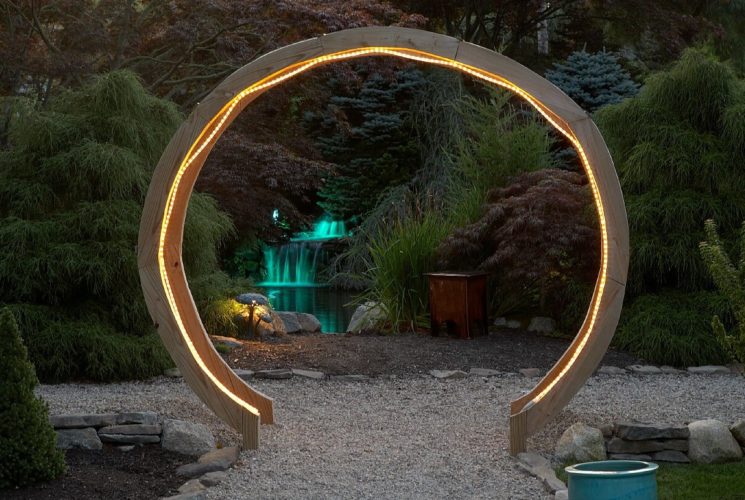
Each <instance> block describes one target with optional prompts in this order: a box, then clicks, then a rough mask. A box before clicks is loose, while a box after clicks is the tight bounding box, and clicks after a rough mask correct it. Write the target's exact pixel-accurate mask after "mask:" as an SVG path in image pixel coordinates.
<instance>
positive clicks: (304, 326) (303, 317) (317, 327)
mask: <svg viewBox="0 0 745 500" xmlns="http://www.w3.org/2000/svg"><path fill="white" fill-rule="evenodd" d="M295 316H296V317H297V321H298V323H300V329H301V330H302V331H304V332H307V333H317V332H320V331H321V322H320V321H318V318H316V317H315V316H313V315H312V314H308V313H302V312H299V313H296V315H295Z"/></svg>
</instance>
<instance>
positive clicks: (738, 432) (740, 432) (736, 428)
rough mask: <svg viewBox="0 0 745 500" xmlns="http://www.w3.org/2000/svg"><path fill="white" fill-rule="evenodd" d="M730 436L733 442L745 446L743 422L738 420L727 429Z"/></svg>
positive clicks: (744, 424) (744, 423)
mask: <svg viewBox="0 0 745 500" xmlns="http://www.w3.org/2000/svg"><path fill="white" fill-rule="evenodd" d="M729 431H730V432H731V433H732V436H733V437H734V438H735V440H736V441H737V442H738V443H740V446H745V420H738V421H737V422H735V423H734V425H732V427H730V428H729Z"/></svg>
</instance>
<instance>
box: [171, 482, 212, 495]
mask: <svg viewBox="0 0 745 500" xmlns="http://www.w3.org/2000/svg"><path fill="white" fill-rule="evenodd" d="M205 489H207V487H206V486H205V485H203V484H202V483H201V481H199V479H190V480H189V481H186V482H185V483H184V484H182V485H181V486H179V488H178V492H179V493H194V492H196V491H203V490H205Z"/></svg>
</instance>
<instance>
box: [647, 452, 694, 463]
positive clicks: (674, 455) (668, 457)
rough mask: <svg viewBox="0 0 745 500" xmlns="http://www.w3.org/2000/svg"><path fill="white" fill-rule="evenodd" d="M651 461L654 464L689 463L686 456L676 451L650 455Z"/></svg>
mask: <svg viewBox="0 0 745 500" xmlns="http://www.w3.org/2000/svg"><path fill="white" fill-rule="evenodd" d="M652 460H654V461H655V462H672V463H676V464H687V463H690V461H691V460H690V459H689V458H688V455H686V454H685V453H683V452H682V451H677V450H663V451H657V452H655V453H652Z"/></svg>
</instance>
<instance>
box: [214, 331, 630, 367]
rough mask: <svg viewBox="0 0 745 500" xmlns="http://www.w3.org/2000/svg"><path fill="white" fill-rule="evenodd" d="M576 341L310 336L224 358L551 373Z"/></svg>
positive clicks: (238, 362)
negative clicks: (570, 345)
mask: <svg viewBox="0 0 745 500" xmlns="http://www.w3.org/2000/svg"><path fill="white" fill-rule="evenodd" d="M570 342H571V340H569V339H561V338H555V337H547V336H543V335H538V334H536V333H531V332H526V331H522V330H507V329H498V330H495V331H493V332H490V334H489V335H488V336H482V337H476V338H473V339H470V340H462V339H457V338H450V337H446V336H444V337H443V336H440V337H432V336H430V335H428V334H425V333H406V334H398V335H379V334H369V333H368V334H345V335H330V334H311V335H307V334H306V335H291V336H287V337H283V338H279V339H265V340H248V341H245V343H244V345H243V346H242V347H238V348H236V349H234V350H232V351H231V352H230V353H229V354H226V355H224V357H225V359H226V360H227V361H228V364H229V365H230V366H231V367H233V368H245V369H249V370H265V369H271V368H308V369H316V370H320V371H323V372H325V373H328V374H331V375H342V374H350V373H351V374H362V375H368V376H379V375H384V374H390V375H411V374H422V373H427V372H429V370H437V369H447V370H455V369H460V370H464V371H468V370H469V369H470V368H472V367H477V368H491V369H494V370H500V371H513V372H514V371H517V370H519V369H521V368H540V369H541V370H544V371H545V370H548V369H549V368H551V366H553V364H554V363H555V362H556V360H558V359H559V357H560V356H561V355H562V353H563V352H564V351H565V350H566V348H567V346H568V345H569V343H570ZM638 362H639V360H638V359H636V358H635V357H633V356H630V355H628V354H626V353H622V352H618V351H614V350H609V351H608V353H607V354H606V355H605V358H604V359H603V362H602V363H603V364H606V365H614V366H621V367H625V366H628V365H631V364H635V363H638Z"/></svg>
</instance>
